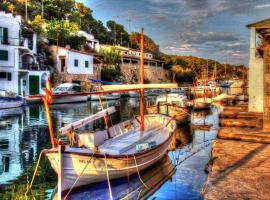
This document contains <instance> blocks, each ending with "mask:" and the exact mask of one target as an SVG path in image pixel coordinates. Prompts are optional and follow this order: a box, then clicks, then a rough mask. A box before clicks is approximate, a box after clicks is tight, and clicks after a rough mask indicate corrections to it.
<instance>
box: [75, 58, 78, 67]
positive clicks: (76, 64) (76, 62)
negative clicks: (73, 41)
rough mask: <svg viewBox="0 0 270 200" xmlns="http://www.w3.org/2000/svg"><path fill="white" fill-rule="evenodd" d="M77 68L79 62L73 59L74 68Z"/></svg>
mask: <svg viewBox="0 0 270 200" xmlns="http://www.w3.org/2000/svg"><path fill="white" fill-rule="evenodd" d="M78 66H79V61H78V59H75V60H74V67H78Z"/></svg>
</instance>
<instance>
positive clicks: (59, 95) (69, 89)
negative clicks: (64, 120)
mask: <svg viewBox="0 0 270 200" xmlns="http://www.w3.org/2000/svg"><path fill="white" fill-rule="evenodd" d="M80 91H81V86H80V85H79V84H77V83H63V84H60V85H59V86H57V87H56V88H53V89H52V93H53V104H60V103H74V102H86V101H87V99H88V97H87V95H84V94H80Z"/></svg>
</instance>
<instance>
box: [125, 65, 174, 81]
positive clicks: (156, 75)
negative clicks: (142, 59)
mask: <svg viewBox="0 0 270 200" xmlns="http://www.w3.org/2000/svg"><path fill="white" fill-rule="evenodd" d="M120 70H121V74H122V78H123V79H124V80H122V81H124V82H126V83H137V82H138V81H139V80H140V78H139V77H140V76H139V70H140V67H139V65H132V64H121V65H120ZM144 79H145V80H147V81H149V82H151V83H168V82H170V78H169V73H168V70H164V69H163V68H162V67H153V66H144Z"/></svg>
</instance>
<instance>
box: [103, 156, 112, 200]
mask: <svg viewBox="0 0 270 200" xmlns="http://www.w3.org/2000/svg"><path fill="white" fill-rule="evenodd" d="M104 158H105V168H106V175H107V182H108V187H109V192H110V199H111V200H113V196H112V189H111V183H110V176H109V172H108V167H107V158H106V154H104Z"/></svg>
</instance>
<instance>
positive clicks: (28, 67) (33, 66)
mask: <svg viewBox="0 0 270 200" xmlns="http://www.w3.org/2000/svg"><path fill="white" fill-rule="evenodd" d="M19 68H20V69H22V70H31V71H40V70H41V71H46V70H48V67H47V66H46V65H38V64H29V63H22V62H20V63H19Z"/></svg>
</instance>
